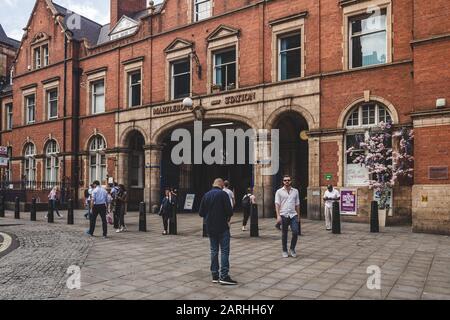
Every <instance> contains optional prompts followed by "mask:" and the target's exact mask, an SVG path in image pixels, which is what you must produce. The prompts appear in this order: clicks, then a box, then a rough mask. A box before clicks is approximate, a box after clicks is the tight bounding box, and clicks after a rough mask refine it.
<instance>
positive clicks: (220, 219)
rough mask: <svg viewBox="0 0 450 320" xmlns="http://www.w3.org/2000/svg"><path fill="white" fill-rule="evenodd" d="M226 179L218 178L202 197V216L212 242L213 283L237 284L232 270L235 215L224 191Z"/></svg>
mask: <svg viewBox="0 0 450 320" xmlns="http://www.w3.org/2000/svg"><path fill="white" fill-rule="evenodd" d="M223 188H224V181H223V180H222V179H216V180H215V181H214V184H213V189H212V190H211V191H209V192H208V193H207V194H205V196H204V197H203V199H202V202H201V204H200V217H202V218H204V219H205V224H206V228H207V232H208V234H209V240H210V244H211V273H212V278H213V283H220V284H221V285H236V284H237V282H236V281H234V280H232V279H231V277H230V275H229V271H230V262H229V261H230V260H229V259H230V238H231V235H230V220H231V217H232V216H233V209H232V208H231V202H230V198H229V197H228V195H227V193H226V192H224V191H223ZM219 249H220V250H221V266H220V273H219Z"/></svg>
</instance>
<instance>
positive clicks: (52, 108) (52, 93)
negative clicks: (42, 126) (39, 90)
mask: <svg viewBox="0 0 450 320" xmlns="http://www.w3.org/2000/svg"><path fill="white" fill-rule="evenodd" d="M47 104H48V111H47V112H48V119H55V118H58V89H52V90H49V91H47Z"/></svg>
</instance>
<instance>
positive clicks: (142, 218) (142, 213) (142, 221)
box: [139, 202, 147, 232]
mask: <svg viewBox="0 0 450 320" xmlns="http://www.w3.org/2000/svg"><path fill="white" fill-rule="evenodd" d="M139 231H140V232H147V214H146V208H145V202H141V203H140V204H139Z"/></svg>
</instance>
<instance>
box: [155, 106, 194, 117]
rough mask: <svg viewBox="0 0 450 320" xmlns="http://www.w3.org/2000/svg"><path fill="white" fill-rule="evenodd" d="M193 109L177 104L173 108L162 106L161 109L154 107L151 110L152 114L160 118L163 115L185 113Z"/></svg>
mask: <svg viewBox="0 0 450 320" xmlns="http://www.w3.org/2000/svg"><path fill="white" fill-rule="evenodd" d="M193 110H194V108H193V107H186V106H183V105H182V104H177V105H173V106H163V107H156V108H154V109H153V114H154V115H157V116H160V115H165V114H172V113H180V112H185V111H193Z"/></svg>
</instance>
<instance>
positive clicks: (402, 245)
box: [0, 212, 450, 300]
mask: <svg viewBox="0 0 450 320" xmlns="http://www.w3.org/2000/svg"><path fill="white" fill-rule="evenodd" d="M8 217H9V219H0V231H5V232H8V233H14V234H16V235H17V236H18V237H19V239H20V240H21V243H22V241H23V243H24V244H25V245H24V246H23V247H21V248H20V249H17V250H16V251H14V252H12V253H10V254H9V255H7V256H6V257H4V258H2V259H0V299H5V298H6V299H21V298H25V299H46V298H58V299H82V300H86V299H89V300H91V299H94V300H106V299H114V300H120V299H127V300H128V299H133V300H136V299H152V300H158V299H192V300H197V299H228V300H234V299H251V300H259V299H269V300H274V299H287V300H290V299H293V300H300V299H333V300H335V299H448V300H450V238H449V237H446V236H437V235H425V234H413V233H411V232H410V228H408V227H396V228H386V229H385V230H383V232H382V233H380V234H370V233H369V232H368V229H369V226H368V225H361V224H343V226H342V230H343V234H342V235H338V236H337V235H332V234H330V233H328V232H326V231H325V230H324V225H323V223H321V222H312V221H304V224H303V233H304V236H302V237H301V238H300V242H299V248H298V254H299V257H298V258H297V259H292V258H290V259H281V258H280V254H281V252H280V233H279V231H277V230H276V229H275V228H274V220H261V221H260V228H261V231H260V233H261V237H260V238H258V239H251V238H249V233H243V232H242V231H240V221H239V218H236V219H235V220H234V223H233V225H232V234H233V238H232V255H231V275H232V276H233V277H234V278H235V279H236V280H237V281H239V286H237V287H221V286H218V285H214V284H212V283H211V282H210V273H209V256H208V254H209V242H208V239H203V238H202V237H201V233H202V231H201V220H200V219H199V218H197V216H194V215H182V216H180V217H179V222H178V223H179V235H178V236H167V237H163V236H161V232H160V231H161V226H160V225H161V222H160V220H159V217H156V216H150V217H149V219H148V230H149V232H148V233H139V232H137V229H138V226H137V221H138V219H137V215H136V214H130V215H128V216H127V219H128V224H129V229H130V232H128V233H124V234H115V233H111V237H110V239H107V240H104V239H102V238H100V237H97V238H94V239H89V238H86V237H83V235H82V232H83V231H84V229H85V227H86V226H87V223H86V221H84V220H83V219H82V212H77V219H76V225H75V226H65V225H64V223H65V221H63V220H57V221H56V224H55V225H52V226H50V227H49V226H47V225H46V224H45V223H44V222H43V221H42V217H40V219H41V221H40V222H37V223H29V222H25V220H21V222H22V223H24V226H20V227H8V228H3V227H1V224H2V223H4V224H5V223H11V222H14V220H11V219H10V218H11V217H12V214H11V213H9V214H8ZM23 218H24V219H27V216H26V215H23ZM100 232H101V231H100V229H97V230H96V234H98V235H99V234H100ZM110 232H112V229H110ZM91 245H92V246H91ZM69 265H79V266H80V267H81V268H82V269H81V272H82V274H81V280H82V287H81V289H80V290H73V291H70V290H68V289H65V288H64V285H65V281H66V279H67V277H68V275H66V274H65V272H66V270H67V267H68V266H69ZM372 265H376V266H379V267H380V268H381V271H382V282H381V290H369V289H368V288H367V285H366V283H367V279H368V277H369V274H367V267H369V266H372ZM5 279H6V280H5Z"/></svg>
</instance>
